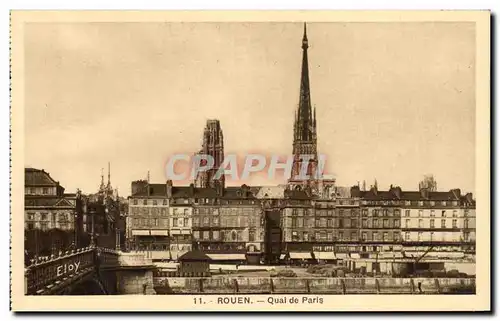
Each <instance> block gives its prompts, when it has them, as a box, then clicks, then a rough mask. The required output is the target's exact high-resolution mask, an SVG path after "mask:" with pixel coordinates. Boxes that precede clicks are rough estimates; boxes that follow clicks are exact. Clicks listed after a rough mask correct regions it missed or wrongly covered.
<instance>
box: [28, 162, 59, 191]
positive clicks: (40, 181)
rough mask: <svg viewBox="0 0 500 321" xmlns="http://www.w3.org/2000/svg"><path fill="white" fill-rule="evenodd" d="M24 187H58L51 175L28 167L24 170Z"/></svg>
mask: <svg viewBox="0 0 500 321" xmlns="http://www.w3.org/2000/svg"><path fill="white" fill-rule="evenodd" d="M24 185H25V186H58V185H59V183H58V182H56V181H55V180H54V179H53V178H52V177H50V174H49V173H47V172H46V171H44V170H43V169H36V168H31V167H27V168H25V169H24Z"/></svg>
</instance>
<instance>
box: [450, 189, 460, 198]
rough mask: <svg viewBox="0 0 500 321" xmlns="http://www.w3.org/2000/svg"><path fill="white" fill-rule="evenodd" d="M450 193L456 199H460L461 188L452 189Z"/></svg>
mask: <svg viewBox="0 0 500 321" xmlns="http://www.w3.org/2000/svg"><path fill="white" fill-rule="evenodd" d="M450 192H451V193H452V194H453V197H455V199H457V200H458V199H460V193H461V191H460V188H455V189H452V190H450Z"/></svg>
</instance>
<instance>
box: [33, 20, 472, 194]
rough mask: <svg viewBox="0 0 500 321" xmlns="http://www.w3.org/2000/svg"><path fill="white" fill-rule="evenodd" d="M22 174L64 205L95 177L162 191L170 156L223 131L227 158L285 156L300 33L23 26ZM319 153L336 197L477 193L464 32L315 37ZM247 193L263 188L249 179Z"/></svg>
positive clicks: (335, 26)
mask: <svg viewBox="0 0 500 321" xmlns="http://www.w3.org/2000/svg"><path fill="white" fill-rule="evenodd" d="M25 30H26V34H25V103H26V105H25V118H26V119H25V139H26V141H25V144H26V152H25V164H26V166H31V167H35V168H39V169H45V170H46V171H48V172H49V173H50V174H51V175H52V176H53V178H54V179H56V180H58V181H60V182H61V184H62V185H63V186H65V187H66V190H67V191H68V192H74V191H75V190H76V188H80V189H82V190H83V191H84V192H86V193H90V192H95V191H96V190H97V188H98V186H99V183H100V173H101V168H106V167H107V162H108V161H110V162H111V171H112V173H111V175H112V176H111V181H112V184H113V186H114V187H118V189H119V192H120V194H121V195H123V196H127V195H129V194H130V183H131V181H132V180H136V179H143V178H145V177H146V175H147V172H148V170H149V171H150V176H151V181H152V182H156V183H163V182H165V175H164V174H163V173H164V164H165V161H166V160H167V158H168V157H169V156H170V155H172V154H174V153H188V154H191V153H194V152H196V151H197V150H199V149H200V147H201V138H202V132H203V128H204V126H205V122H206V120H207V119H209V118H217V119H219V120H220V121H221V126H222V129H223V131H224V144H225V152H226V154H227V153H237V154H239V155H241V154H245V153H248V152H252V153H255V152H261V153H264V154H266V155H270V154H272V153H275V154H279V155H287V154H290V153H291V152H292V130H293V117H294V110H295V108H296V106H297V104H298V99H299V85H300V68H301V55H302V49H301V39H302V31H303V25H302V24H301V23H67V24H64V23H60V24H51V23H37V24H35V23H32V24H28V25H27V26H26V28H25ZM308 38H309V52H308V54H309V73H310V82H311V99H312V102H313V105H315V106H316V108H317V118H318V124H317V126H318V150H319V152H320V153H322V154H325V155H327V158H328V160H327V168H326V171H327V172H328V173H329V174H332V175H334V176H335V177H336V179H337V183H338V185H341V186H351V185H354V184H357V182H358V181H360V182H362V181H363V180H366V182H367V185H368V186H369V185H370V184H372V183H373V180H374V178H376V179H377V181H378V185H379V189H387V188H388V187H389V185H390V184H394V185H399V186H401V187H402V188H403V189H405V190H415V189H417V188H418V181H419V180H420V179H421V178H422V176H423V175H424V174H429V173H432V174H434V177H435V178H436V180H437V183H438V188H439V189H440V190H449V189H451V188H461V189H462V190H463V191H464V192H468V191H471V192H474V191H475V175H474V173H475V88H474V87H475V77H474V76H475V28H474V24H473V23H441V22H440V23H310V24H308ZM247 183H249V184H254V185H274V184H278V183H283V181H281V180H280V181H277V180H275V181H271V180H268V179H265V178H264V177H261V176H259V177H253V178H252V179H251V180H250V181H248V182H247Z"/></svg>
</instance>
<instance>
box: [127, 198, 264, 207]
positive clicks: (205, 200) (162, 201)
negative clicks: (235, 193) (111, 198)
mask: <svg viewBox="0 0 500 321" xmlns="http://www.w3.org/2000/svg"><path fill="white" fill-rule="evenodd" d="M215 200H216V199H210V198H195V199H193V200H192V202H193V204H200V205H203V204H207V205H212V204H215V203H218V204H221V205H229V204H237V205H245V204H246V205H255V204H258V203H257V201H255V200H218V202H217V201H215ZM168 203H169V202H168V199H167V198H164V199H142V200H141V199H137V198H134V199H133V200H132V204H134V205H139V204H142V205H153V206H156V205H168ZM172 204H190V199H186V198H175V199H173V200H172Z"/></svg>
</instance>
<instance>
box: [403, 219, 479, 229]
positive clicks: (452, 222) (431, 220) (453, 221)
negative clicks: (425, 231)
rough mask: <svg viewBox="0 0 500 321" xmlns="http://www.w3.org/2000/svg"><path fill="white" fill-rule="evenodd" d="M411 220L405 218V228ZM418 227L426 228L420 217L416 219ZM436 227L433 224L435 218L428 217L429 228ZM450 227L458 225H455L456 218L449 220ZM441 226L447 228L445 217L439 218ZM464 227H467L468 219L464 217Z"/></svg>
mask: <svg viewBox="0 0 500 321" xmlns="http://www.w3.org/2000/svg"><path fill="white" fill-rule="evenodd" d="M411 227H412V226H411V220H409V219H407V220H405V228H411ZM418 227H419V228H426V227H427V226H425V225H424V220H422V219H419V220H418ZM435 227H436V224H435V220H434V219H430V220H429V228H435ZM451 227H452V228H457V227H458V225H457V220H456V219H454V220H452V221H451ZM441 228H447V226H446V219H442V220H441ZM464 228H469V220H467V219H465V220H464Z"/></svg>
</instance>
